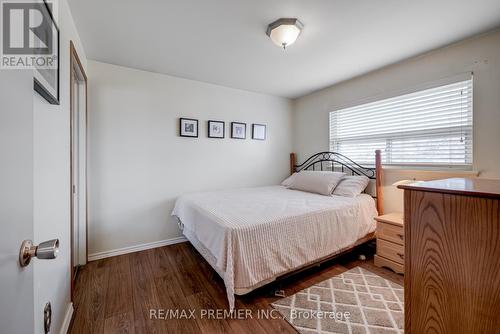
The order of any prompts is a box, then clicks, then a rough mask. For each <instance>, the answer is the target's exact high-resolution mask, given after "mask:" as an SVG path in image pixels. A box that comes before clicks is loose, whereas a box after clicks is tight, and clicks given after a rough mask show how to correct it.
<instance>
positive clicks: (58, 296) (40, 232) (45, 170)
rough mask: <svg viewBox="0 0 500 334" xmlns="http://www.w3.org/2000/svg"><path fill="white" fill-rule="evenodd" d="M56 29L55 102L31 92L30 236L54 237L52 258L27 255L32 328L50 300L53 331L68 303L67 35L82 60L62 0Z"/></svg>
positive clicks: (39, 328) (40, 320) (39, 327)
mask: <svg viewBox="0 0 500 334" xmlns="http://www.w3.org/2000/svg"><path fill="white" fill-rule="evenodd" d="M58 11H59V15H58V17H59V21H58V24H59V30H60V105H50V104H48V103H47V102H46V101H45V100H44V99H43V98H42V97H40V96H39V95H38V94H37V93H33V94H34V97H33V100H34V101H33V103H34V108H33V117H34V241H35V243H37V244H38V243H40V242H42V241H45V240H49V239H54V238H59V241H60V252H59V256H58V257H57V258H56V259H55V260H51V261H41V260H35V261H33V266H34V272H35V332H36V333H43V307H44V305H45V303H46V302H47V301H50V302H51V304H52V314H53V318H52V330H51V333H58V332H59V330H60V328H61V326H62V323H63V320H64V316H65V314H66V312H67V310H68V307H70V256H69V255H70V127H69V125H70V101H69V98H70V96H69V80H70V74H69V59H70V58H69V55H70V53H69V50H70V49H69V45H70V44H69V41H70V40H73V43H74V44H75V47H76V49H77V52H78V54H79V56H80V59H81V61H82V63H83V66H84V67H85V66H86V62H87V61H86V57H85V53H84V50H83V48H82V46H81V43H80V39H79V37H78V33H77V31H76V28H75V25H74V23H73V18H72V16H71V13H70V11H69V7H68V4H67V3H66V0H60V1H58Z"/></svg>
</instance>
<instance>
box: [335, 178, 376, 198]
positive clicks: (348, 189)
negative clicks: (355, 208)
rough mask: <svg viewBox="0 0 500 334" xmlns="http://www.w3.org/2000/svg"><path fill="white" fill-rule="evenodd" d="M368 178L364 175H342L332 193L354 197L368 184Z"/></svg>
mask: <svg viewBox="0 0 500 334" xmlns="http://www.w3.org/2000/svg"><path fill="white" fill-rule="evenodd" d="M369 182H370V179H369V178H367V177H366V176H364V175H359V176H358V175H354V176H344V178H343V179H342V180H340V182H339V184H338V185H337V187H335V190H334V191H333V195H338V196H345V197H356V196H358V195H359V194H361V193H362V192H363V190H365V189H366V187H367V186H368V183H369Z"/></svg>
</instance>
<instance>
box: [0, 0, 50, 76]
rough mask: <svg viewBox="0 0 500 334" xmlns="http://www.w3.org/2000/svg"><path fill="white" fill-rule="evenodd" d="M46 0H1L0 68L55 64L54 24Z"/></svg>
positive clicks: (38, 67)
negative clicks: (0, 57)
mask: <svg viewBox="0 0 500 334" xmlns="http://www.w3.org/2000/svg"><path fill="white" fill-rule="evenodd" d="M53 9H54V8H53V3H51V2H46V1H42V0H39V1H22V2H21V1H12V0H2V1H1V18H2V25H1V29H2V33H1V38H2V39H1V56H2V61H1V68H3V69H32V68H37V69H54V68H56V67H57V50H56V49H57V43H56V42H57V38H58V36H57V33H58V31H57V27H56V26H55V24H54V21H53V19H52V15H51V13H52V12H53Z"/></svg>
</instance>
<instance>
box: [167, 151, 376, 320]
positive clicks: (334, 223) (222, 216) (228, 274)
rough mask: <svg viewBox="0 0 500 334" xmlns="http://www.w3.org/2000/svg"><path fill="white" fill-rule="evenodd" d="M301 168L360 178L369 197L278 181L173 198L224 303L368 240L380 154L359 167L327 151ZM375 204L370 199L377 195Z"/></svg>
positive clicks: (371, 235)
mask: <svg viewBox="0 0 500 334" xmlns="http://www.w3.org/2000/svg"><path fill="white" fill-rule="evenodd" d="M290 157H291V159H290V161H291V162H290V166H291V173H293V172H298V171H301V170H322V171H325V170H331V171H337V170H341V171H343V172H349V173H350V174H352V175H365V176H367V177H369V178H370V179H372V180H373V182H374V183H375V185H374V189H375V190H374V191H373V194H368V193H363V194H360V195H358V196H356V197H353V198H351V197H343V196H324V195H319V194H315V193H309V192H304V191H299V190H291V189H288V188H286V187H284V186H269V187H256V188H246V189H231V190H223V191H215V192H203V193H193V194H187V195H183V196H181V197H179V198H178V199H177V201H176V204H175V207H174V209H173V212H172V215H173V216H175V217H177V219H178V223H179V226H180V228H181V229H182V233H183V234H184V236H185V237H186V238H187V239H188V240H189V242H191V244H192V245H193V246H194V247H195V248H196V249H197V250H198V252H200V254H201V255H202V256H203V257H204V258H205V260H206V261H207V262H208V263H209V264H210V265H211V266H212V267H213V268H214V270H215V271H216V272H217V273H218V274H219V275H220V276H221V277H222V279H223V280H224V283H225V286H226V292H227V297H228V302H229V308H230V309H231V310H232V309H233V308H234V295H235V294H236V295H243V294H246V293H249V292H250V291H253V290H255V289H257V288H259V287H261V286H263V285H265V284H267V283H270V282H272V281H274V280H276V279H277V278H279V277H282V276H284V275H287V274H290V273H292V272H295V271H297V270H300V269H303V268H304V267H307V266H309V265H311V264H315V263H318V262H321V261H324V260H327V259H330V258H331V257H332V256H334V255H338V254H339V253H342V252H345V251H346V250H349V249H352V248H353V247H354V246H356V245H358V244H360V243H363V242H366V241H368V240H371V239H373V238H374V231H375V221H374V218H375V217H376V216H377V209H379V210H380V211H381V201H380V186H379V184H380V176H381V174H380V173H381V168H379V167H380V152H378V153H377V158H376V161H377V164H376V166H377V167H376V168H365V167H362V166H360V165H359V164H356V163H355V162H353V161H351V160H350V159H348V158H346V157H344V156H342V155H340V154H338V153H334V152H320V153H317V154H315V155H313V156H312V157H310V158H309V159H307V160H306V161H305V162H304V163H303V164H300V165H296V163H295V155H294V154H291V155H290ZM377 197H378V200H377V201H376V200H375V199H374V198H377Z"/></svg>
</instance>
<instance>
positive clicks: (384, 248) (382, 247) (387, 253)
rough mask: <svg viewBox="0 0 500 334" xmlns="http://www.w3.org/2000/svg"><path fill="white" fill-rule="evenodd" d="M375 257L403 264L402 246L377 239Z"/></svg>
mask: <svg viewBox="0 0 500 334" xmlns="http://www.w3.org/2000/svg"><path fill="white" fill-rule="evenodd" d="M377 255H378V256H382V257H385V258H387V259H389V260H393V261H394V262H397V263H401V264H404V246H403V245H398V244H395V243H393V242H390V241H385V240H382V239H377Z"/></svg>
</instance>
